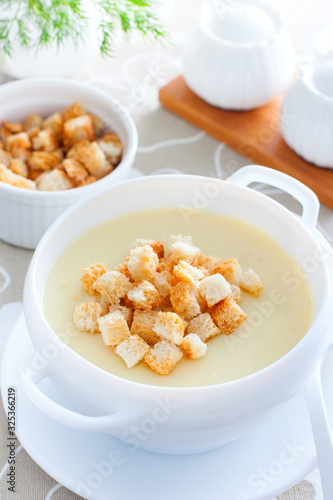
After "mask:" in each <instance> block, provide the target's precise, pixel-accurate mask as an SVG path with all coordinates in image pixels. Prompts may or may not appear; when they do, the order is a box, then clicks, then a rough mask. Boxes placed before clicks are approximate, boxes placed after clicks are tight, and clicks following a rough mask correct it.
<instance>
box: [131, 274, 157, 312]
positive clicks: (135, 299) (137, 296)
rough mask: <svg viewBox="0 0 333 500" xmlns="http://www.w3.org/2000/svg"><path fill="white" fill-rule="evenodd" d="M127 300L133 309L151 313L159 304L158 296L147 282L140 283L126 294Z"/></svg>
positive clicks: (152, 286)
mask: <svg viewBox="0 0 333 500" xmlns="http://www.w3.org/2000/svg"><path fill="white" fill-rule="evenodd" d="M127 297H128V299H129V300H130V301H131V302H132V303H133V306H134V308H135V309H143V310H144V311H151V310H152V309H153V308H154V307H157V306H158V305H159V304H160V300H161V299H160V296H159V293H158V291H157V290H156V288H155V287H154V285H152V284H151V283H149V281H145V280H143V281H140V283H138V284H137V285H136V286H134V287H133V288H132V289H131V290H130V291H129V292H128V293H127Z"/></svg>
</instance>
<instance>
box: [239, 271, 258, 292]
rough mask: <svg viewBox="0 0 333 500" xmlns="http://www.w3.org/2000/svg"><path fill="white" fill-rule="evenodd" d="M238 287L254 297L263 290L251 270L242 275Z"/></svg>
mask: <svg viewBox="0 0 333 500" xmlns="http://www.w3.org/2000/svg"><path fill="white" fill-rule="evenodd" d="M239 286H240V287H241V288H242V289H243V290H245V292H249V293H251V294H252V295H254V296H255V297H258V295H259V294H260V292H262V290H263V289H264V285H263V284H262V282H261V279H260V278H259V276H258V275H257V274H256V273H255V272H254V271H253V269H251V268H250V269H248V270H247V271H245V272H244V273H243V274H242V276H241V278H240V282H239Z"/></svg>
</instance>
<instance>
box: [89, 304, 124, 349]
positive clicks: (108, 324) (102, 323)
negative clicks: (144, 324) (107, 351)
mask: <svg viewBox="0 0 333 500" xmlns="http://www.w3.org/2000/svg"><path fill="white" fill-rule="evenodd" d="M97 323H98V325H99V331H100V332H101V334H102V338H103V342H104V344H105V345H106V346H107V347H116V346H117V345H118V344H120V342H122V341H123V340H125V339H126V338H127V337H129V336H130V335H131V334H130V331H129V328H128V325H127V323H126V320H125V318H124V316H123V315H122V314H121V313H120V312H119V311H114V312H112V313H109V314H106V315H105V316H101V317H100V318H98V320H97Z"/></svg>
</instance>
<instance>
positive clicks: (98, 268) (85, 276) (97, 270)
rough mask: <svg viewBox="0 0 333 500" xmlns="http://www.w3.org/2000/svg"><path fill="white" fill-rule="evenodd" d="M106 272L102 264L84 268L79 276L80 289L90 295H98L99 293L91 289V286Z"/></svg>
mask: <svg viewBox="0 0 333 500" xmlns="http://www.w3.org/2000/svg"><path fill="white" fill-rule="evenodd" d="M106 272H107V268H106V267H105V266H104V264H102V262H97V263H96V264H91V266H89V267H84V268H83V269H82V275H81V284H82V288H83V289H84V290H86V292H88V293H89V294H90V295H99V292H97V291H96V290H95V289H94V288H93V285H94V284H95V281H96V280H97V279H98V278H99V277H100V276H102V274H104V273H106Z"/></svg>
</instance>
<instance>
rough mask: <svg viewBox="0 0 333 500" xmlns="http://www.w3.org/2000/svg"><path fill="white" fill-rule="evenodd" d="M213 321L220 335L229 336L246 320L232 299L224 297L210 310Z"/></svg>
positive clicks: (245, 316) (243, 313)
mask: <svg viewBox="0 0 333 500" xmlns="http://www.w3.org/2000/svg"><path fill="white" fill-rule="evenodd" d="M210 314H211V316H212V319H213V321H214V322H215V323H216V324H217V326H218V327H219V328H221V331H222V333H225V334H226V335H229V334H230V333H232V332H233V331H234V330H235V329H236V328H237V327H238V326H239V325H240V324H241V323H243V321H244V320H245V319H246V318H247V314H246V313H245V312H244V311H243V310H242V309H241V308H240V307H239V305H238V304H237V303H236V302H235V301H234V299H233V298H232V297H226V298H225V299H224V300H221V302H219V303H218V304H215V306H213V307H212V308H211V310H210Z"/></svg>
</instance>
